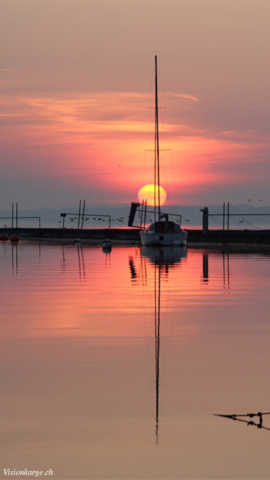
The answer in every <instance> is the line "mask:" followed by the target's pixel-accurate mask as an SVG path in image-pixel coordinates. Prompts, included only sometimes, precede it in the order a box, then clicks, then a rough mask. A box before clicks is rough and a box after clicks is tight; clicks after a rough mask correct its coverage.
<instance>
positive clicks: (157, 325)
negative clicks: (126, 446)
mask: <svg viewBox="0 0 270 480" xmlns="http://www.w3.org/2000/svg"><path fill="white" fill-rule="evenodd" d="M160 278H161V265H160V264H159V265H155V283H154V286H155V367H156V443H158V416H159V356H160V286H161V285H160V283H161V282H160Z"/></svg>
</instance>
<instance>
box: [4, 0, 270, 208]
mask: <svg viewBox="0 0 270 480" xmlns="http://www.w3.org/2000/svg"><path fill="white" fill-rule="evenodd" d="M0 10H1V15H0V32H1V33H0V35H1V38H0V40H1V41H0V59H1V60H0V124H1V129H0V152H1V157H0V158H1V179H0V185H1V205H2V209H4V208H8V207H9V205H10V204H11V202H19V203H20V206H21V208H31V207H33V208H38V207H42V206H48V207H52V206H62V205H67V204H75V203H76V204H77V203H78V200H79V199H80V198H85V199H86V202H87V203H91V204H94V203H129V202H131V201H134V200H135V201H136V199H137V193H138V191H139V190H140V188H141V187H142V186H143V185H145V184H148V183H152V182H153V174H152V168H153V154H152V153H151V152H148V151H147V150H151V149H152V148H153V131H154V125H153V119H154V111H153V108H152V107H153V103H154V91H153V90H154V55H155V53H157V55H158V66H159V80H160V82H159V85H160V107H162V108H161V109H160V119H161V123H160V131H161V148H164V149H166V151H164V152H163V153H162V155H161V159H162V185H163V187H164V188H165V189H166V191H167V192H168V195H169V199H168V202H169V203H176V204H180V205H189V204H208V205H211V204H222V203H223V202H227V201H230V202H231V203H235V204H237V203H246V202H247V201H248V199H250V198H251V199H252V202H253V204H254V205H256V204H257V203H258V202H259V199H262V200H263V204H264V205H270V198H269V191H270V190H269V183H270V181H269V179H270V162H269V152H270V139H269V125H270V121H269V120H270V118H269V114H270V106H269V102H268V99H269V88H270V87H269V85H270V81H269V80H270V63H269V62H268V61H267V59H268V48H269V44H270V31H269V26H268V19H269V14H270V2H269V0H237V1H235V0H103V1H102V2H101V1H100V0H57V2H53V1H48V0H39V1H37V2H36V1H31V0H24V1H23V2H21V0H9V1H8V2H3V1H2V2H1V6H0ZM163 107H165V108H163ZM167 149H168V150H167Z"/></svg>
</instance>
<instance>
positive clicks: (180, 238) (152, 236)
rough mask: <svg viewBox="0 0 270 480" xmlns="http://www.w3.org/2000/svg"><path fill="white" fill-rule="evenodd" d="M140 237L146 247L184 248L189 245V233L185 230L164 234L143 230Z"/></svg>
mask: <svg viewBox="0 0 270 480" xmlns="http://www.w3.org/2000/svg"><path fill="white" fill-rule="evenodd" d="M140 237H141V242H142V244H143V245H144V246H160V245H163V246H168V245H172V246H183V245H186V244H187V232H186V231H184V230H182V231H181V232H164V233H157V232H152V231H149V230H141V231H140Z"/></svg>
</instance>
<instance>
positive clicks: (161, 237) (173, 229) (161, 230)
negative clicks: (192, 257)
mask: <svg viewBox="0 0 270 480" xmlns="http://www.w3.org/2000/svg"><path fill="white" fill-rule="evenodd" d="M158 110H159V107H158V81H157V56H155V148H154V152H155V157H154V159H155V161H154V210H153V213H154V222H153V223H152V224H151V225H150V226H149V227H148V229H146V230H145V229H144V230H141V231H140V237H141V242H142V244H143V245H152V246H160V245H178V246H180V245H186V243H187V232H186V231H185V230H182V229H181V226H180V223H181V215H175V214H170V216H173V217H179V223H176V222H174V221H172V220H169V214H167V213H162V212H161V201H160V161H159V118H158ZM139 205H140V204H138V203H132V204H131V210H130V215H129V223H128V225H129V226H133V220H134V216H135V213H136V210H137V208H138V206H139ZM147 212H148V210H147V203H146V202H143V209H142V211H141V213H142V215H143V216H144V218H145V217H146V213H147ZM149 212H150V211H149Z"/></svg>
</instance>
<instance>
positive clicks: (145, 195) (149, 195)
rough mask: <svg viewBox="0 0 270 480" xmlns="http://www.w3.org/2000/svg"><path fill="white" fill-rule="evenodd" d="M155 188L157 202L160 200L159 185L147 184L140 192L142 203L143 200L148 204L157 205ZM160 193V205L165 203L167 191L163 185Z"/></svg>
mask: <svg viewBox="0 0 270 480" xmlns="http://www.w3.org/2000/svg"><path fill="white" fill-rule="evenodd" d="M155 189H156V203H157V202H158V186H157V185H156V186H155V185H153V184H151V185H145V186H144V187H142V188H141V189H140V190H139V192H138V199H139V201H140V202H141V203H142V201H144V202H145V201H146V202H147V205H151V206H154V205H155ZM159 194H160V205H164V203H165V201H166V198H167V193H166V191H165V190H164V188H163V187H159Z"/></svg>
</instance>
